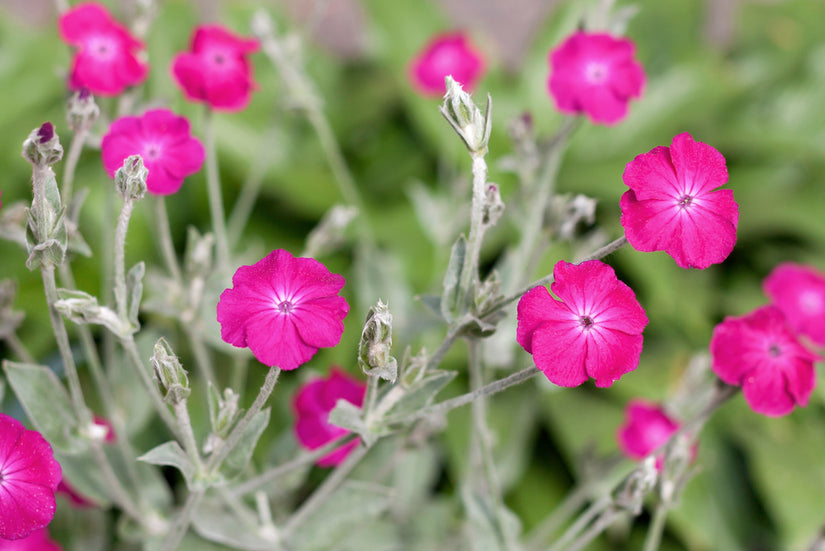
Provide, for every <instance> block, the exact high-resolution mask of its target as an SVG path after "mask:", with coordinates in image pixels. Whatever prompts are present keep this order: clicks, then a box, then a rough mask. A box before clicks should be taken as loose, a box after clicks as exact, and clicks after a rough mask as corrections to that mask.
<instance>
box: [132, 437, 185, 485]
mask: <svg viewBox="0 0 825 551" xmlns="http://www.w3.org/2000/svg"><path fill="white" fill-rule="evenodd" d="M137 459H138V461H145V462H146V463H151V464H152V465H167V466H170V467H175V468H176V469H178V470H179V471H180V472H181V474H183V478H184V479H185V480H186V487H187V488H189V489H190V490H191V489H192V481H193V479H194V477H195V465H193V464H192V460H191V459H189V456H188V455H186V452H185V451H183V448H181V447H180V444H178V443H177V442H174V441H170V442H164V443H163V444H161V445H160V446H157V447H155V448H152V449H151V450H149V451H148V452H146V453H144V454H143V455H141V456H140V457H138V458H137Z"/></svg>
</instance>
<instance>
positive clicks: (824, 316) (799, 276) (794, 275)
mask: <svg viewBox="0 0 825 551" xmlns="http://www.w3.org/2000/svg"><path fill="white" fill-rule="evenodd" d="M762 288H763V290H764V291H765V294H766V295H768V297H770V299H771V302H772V303H773V304H774V305H775V306H776V307H777V308H779V309H780V310H781V311H782V313H783V314H785V317H786V318H787V320H788V323H789V324H790V326H791V327H792V328H793V329H794V330H795V331H797V332H799V333H802V334H803V335H807V336H808V337H810V338H811V340H813V341H814V342H815V343H816V344H818V345H820V346H825V274H822V273H820V272H819V271H817V270H815V269H814V268H813V267H811V266H805V265H802V264H793V263H790V262H784V263H782V264H780V265H778V266H777V267H776V268H774V269H773V270H772V271H771V273H770V274H769V275H768V277H767V278H765V281H764V282H763V283H762Z"/></svg>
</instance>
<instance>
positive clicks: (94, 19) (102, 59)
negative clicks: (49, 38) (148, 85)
mask: <svg viewBox="0 0 825 551" xmlns="http://www.w3.org/2000/svg"><path fill="white" fill-rule="evenodd" d="M58 27H59V29H60V36H61V37H62V38H63V40H64V41H65V42H66V43H67V44H69V45H71V46H75V47H76V48H77V52H76V53H75V57H74V60H73V61H72V69H71V73H70V75H69V88H71V89H72V90H79V89H81V88H88V89H89V91H91V92H92V93H93V94H98V95H102V96H116V95H118V94H120V93H121V92H123V91H124V90H125V89H126V88H127V87H128V86H134V85H136V84H140V83H141V82H143V81H144V80H145V79H146V76H147V75H148V74H149V65H147V64H146V63H144V62H143V61H141V60H140V59H138V52H139V51H140V50H142V49H143V43H142V42H141V41H140V40H138V39H137V38H135V37H133V36H132V35H131V34H129V30H128V29H127V28H126V27H124V26H123V25H121V24H120V23H118V22H117V21H116V20H115V19H114V18H113V17H112V16H111V15H109V12H108V11H107V10H106V7H105V6H103V5H102V4H97V3H94V2H89V3H81V4H77V5H76V6H74V7H73V8H71V9H70V10H68V11H66V12H65V13H63V14H62V15H61V16H60V20H59V21H58Z"/></svg>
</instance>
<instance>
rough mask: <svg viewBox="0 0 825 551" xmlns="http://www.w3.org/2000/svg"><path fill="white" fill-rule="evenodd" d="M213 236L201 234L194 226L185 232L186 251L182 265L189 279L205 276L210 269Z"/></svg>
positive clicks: (213, 242)
mask: <svg viewBox="0 0 825 551" xmlns="http://www.w3.org/2000/svg"><path fill="white" fill-rule="evenodd" d="M214 244H215V237H214V236H213V235H212V234H211V233H207V234H204V235H201V233H200V232H199V231H198V230H197V228H195V227H194V226H189V228H187V233H186V252H185V253H184V260H183V266H184V270H185V271H186V275H187V276H189V279H193V278H196V277H200V278H206V277H208V276H209V274H210V273H211V271H212V248H213V246H214Z"/></svg>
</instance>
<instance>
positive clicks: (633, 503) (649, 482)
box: [613, 455, 659, 515]
mask: <svg viewBox="0 0 825 551" xmlns="http://www.w3.org/2000/svg"><path fill="white" fill-rule="evenodd" d="M658 478H659V472H658V471H657V470H656V458H655V457H653V456H652V455H651V456H648V457H646V458H645V460H644V461H642V462H641V463H640V464H639V466H638V467H636V469H634V470H633V472H632V473H630V474H629V475H628V476H627V478H626V479H625V480H624V481H623V482H622V484H621V485H620V486H619V489H618V490H616V494H615V495H614V496H613V502H614V503H615V504H616V505H617V506H618V507H621V508H622V509H625V510H627V511H630V512H631V513H632V514H634V515H638V514H639V513H641V512H642V505H643V504H644V500H645V496H647V494H649V493H650V491H651V490H653V487H654V486H655V485H656V481H657V480H658Z"/></svg>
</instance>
